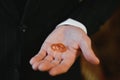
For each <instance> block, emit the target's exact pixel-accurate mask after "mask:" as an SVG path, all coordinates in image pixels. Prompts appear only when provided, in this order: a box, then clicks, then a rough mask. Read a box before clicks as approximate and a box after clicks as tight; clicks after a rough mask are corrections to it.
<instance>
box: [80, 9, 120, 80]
mask: <svg viewBox="0 0 120 80" xmlns="http://www.w3.org/2000/svg"><path fill="white" fill-rule="evenodd" d="M91 39H92V45H93V49H94V52H95V53H96V55H97V56H98V58H99V59H100V65H91V64H90V63H88V62H87V61H85V59H84V58H83V60H82V61H81V65H82V74H83V76H84V78H85V80H120V61H119V60H120V9H118V10H117V11H116V12H115V13H114V14H113V15H112V16H111V17H110V19H109V20H107V21H106V22H105V24H104V25H102V26H101V28H100V30H99V31H98V32H97V33H96V34H94V35H92V36H91Z"/></svg>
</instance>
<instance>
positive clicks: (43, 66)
mask: <svg viewBox="0 0 120 80" xmlns="http://www.w3.org/2000/svg"><path fill="white" fill-rule="evenodd" d="M53 66H54V65H53V64H51V62H49V61H46V60H44V61H42V62H40V64H39V66H38V69H39V70H40V71H48V70H50V69H51V68H52V67H53Z"/></svg>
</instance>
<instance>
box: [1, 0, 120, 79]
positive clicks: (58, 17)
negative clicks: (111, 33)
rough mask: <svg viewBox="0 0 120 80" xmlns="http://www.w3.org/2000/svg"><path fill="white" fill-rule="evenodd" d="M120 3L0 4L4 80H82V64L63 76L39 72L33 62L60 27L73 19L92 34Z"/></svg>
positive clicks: (7, 0)
mask: <svg viewBox="0 0 120 80" xmlns="http://www.w3.org/2000/svg"><path fill="white" fill-rule="evenodd" d="M118 2H119V0H83V1H79V0H47V1H46V0H18V1H17V0H0V74H1V75H0V80H80V78H81V76H80V75H81V74H80V66H79V60H78V61H76V63H75V64H74V65H73V66H72V67H71V69H70V70H69V71H68V72H67V73H66V74H63V75H60V76H56V77H51V76H49V75H48V73H47V72H39V71H38V72H35V71H33V70H32V68H31V66H30V65H29V60H30V58H31V57H32V56H34V55H35V54H36V53H37V52H38V51H39V48H40V46H41V44H42V43H43V41H44V40H45V38H46V37H47V35H48V34H49V33H50V32H51V31H52V30H53V29H54V28H55V26H56V25H57V24H59V23H60V22H62V21H64V20H66V19H67V18H73V19H75V20H78V21H80V22H82V23H83V24H84V25H86V27H87V29H88V34H92V33H94V32H95V31H96V30H97V29H98V26H100V25H102V24H103V23H104V21H105V20H106V19H108V18H109V17H110V15H111V14H112V13H113V12H114V10H115V9H116V7H117V6H118Z"/></svg>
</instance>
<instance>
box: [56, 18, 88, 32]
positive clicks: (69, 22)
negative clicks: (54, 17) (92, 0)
mask: <svg viewBox="0 0 120 80" xmlns="http://www.w3.org/2000/svg"><path fill="white" fill-rule="evenodd" d="M62 25H72V26H74V27H79V28H81V29H82V30H83V31H84V32H85V33H86V34H87V29H86V27H85V25H84V24H82V23H81V22H79V21H76V20H74V19H71V18H68V19H67V20H65V21H63V22H61V23H60V24H58V25H57V27H59V26H62Z"/></svg>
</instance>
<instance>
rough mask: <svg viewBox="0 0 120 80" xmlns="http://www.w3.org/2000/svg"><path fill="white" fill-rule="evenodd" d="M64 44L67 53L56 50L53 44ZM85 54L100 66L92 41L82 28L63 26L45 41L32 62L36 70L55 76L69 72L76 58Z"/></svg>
mask: <svg viewBox="0 0 120 80" xmlns="http://www.w3.org/2000/svg"><path fill="white" fill-rule="evenodd" d="M59 43H60V44H63V46H64V48H65V51H62V52H61V51H59V49H58V50H54V47H53V49H52V48H51V46H52V45H53V44H59ZM80 53H83V55H84V57H85V59H86V60H87V61H89V62H90V63H92V64H99V59H98V58H97V57H96V56H95V54H94V52H93V50H92V48H91V40H90V38H89V37H88V36H87V34H86V33H85V32H84V31H83V30H81V29H80V28H77V27H73V26H62V27H58V28H56V29H55V30H54V31H53V32H52V33H51V34H50V35H49V36H48V37H47V38H46V40H45V41H44V43H43V45H42V47H41V49H40V51H39V52H38V54H37V55H35V56H34V57H33V58H32V59H31V60H30V64H31V65H32V68H33V69H34V70H40V71H48V72H49V74H50V75H52V76H55V75H59V74H62V73H65V72H67V71H68V70H69V68H70V67H71V66H72V64H73V63H74V62H75V60H76V58H77V57H78V56H79V55H80Z"/></svg>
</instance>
